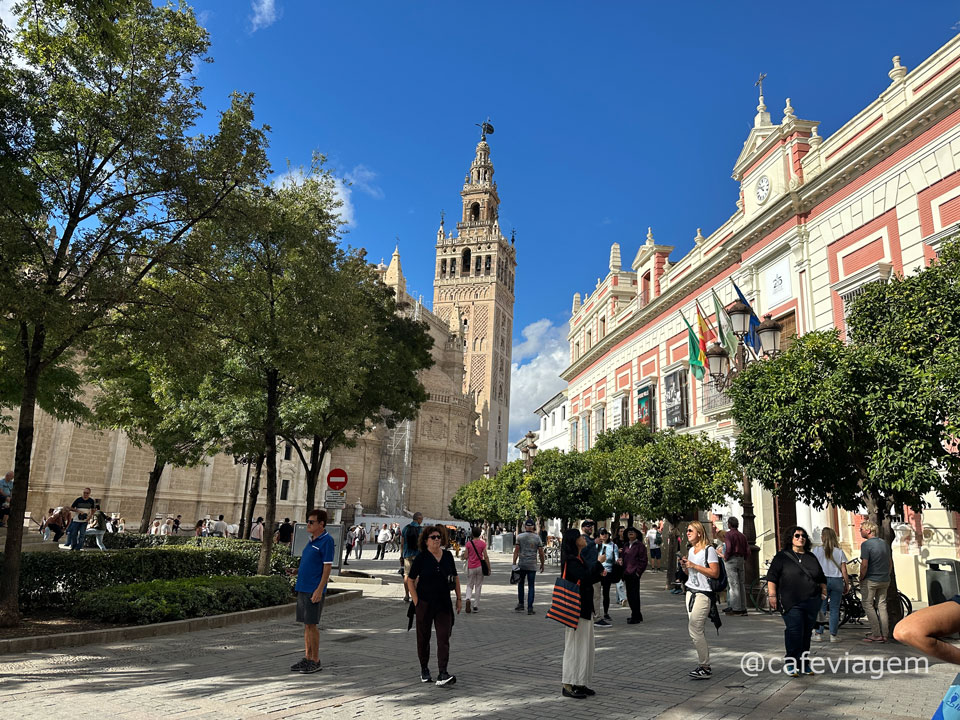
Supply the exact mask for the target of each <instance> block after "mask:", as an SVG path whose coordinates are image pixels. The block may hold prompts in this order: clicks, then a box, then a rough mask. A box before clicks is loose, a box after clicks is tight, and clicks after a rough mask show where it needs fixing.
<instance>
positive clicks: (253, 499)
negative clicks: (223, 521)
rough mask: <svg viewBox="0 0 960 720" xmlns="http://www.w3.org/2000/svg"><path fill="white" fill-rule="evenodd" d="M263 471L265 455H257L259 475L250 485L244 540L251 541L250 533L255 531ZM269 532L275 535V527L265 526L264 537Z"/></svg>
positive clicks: (244, 523) (244, 520)
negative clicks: (255, 516)
mask: <svg viewBox="0 0 960 720" xmlns="http://www.w3.org/2000/svg"><path fill="white" fill-rule="evenodd" d="M262 469H263V455H262V454H261V455H257V474H256V475H254V476H253V482H252V483H250V493H249V495H248V498H247V514H246V515H245V516H244V518H243V539H244V540H249V539H250V531H251V530H252V529H253V513H254V511H255V510H256V509H257V496H258V495H260V471H261V470H262ZM267 531H269V532H270V534H271V535H273V526H272V525H270V526H267V525H264V531H263V532H264V535H266V533H267Z"/></svg>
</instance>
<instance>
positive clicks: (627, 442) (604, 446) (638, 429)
mask: <svg viewBox="0 0 960 720" xmlns="http://www.w3.org/2000/svg"><path fill="white" fill-rule="evenodd" d="M654 436H655V434H654V432H653V431H652V430H651V429H650V428H649V427H648V426H646V425H644V424H643V423H635V424H633V425H621V426H620V427H618V428H617V429H616V430H606V431H604V432H602V433H600V434H599V435H597V439H596V442H594V444H593V448H592V449H593V450H596V451H597V452H604V453H607V452H613V451H615V450H618V449H619V448H622V447H643V446H644V445H648V444H650V443H651V442H653V440H654Z"/></svg>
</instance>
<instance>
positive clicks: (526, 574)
mask: <svg viewBox="0 0 960 720" xmlns="http://www.w3.org/2000/svg"><path fill="white" fill-rule="evenodd" d="M536 577H537V571H536V570H524V569H523V568H520V580H519V581H517V604H518V605H523V581H524V580H526V581H527V587H528V592H527V607H528V608H532V607H533V582H534V580H535V579H536Z"/></svg>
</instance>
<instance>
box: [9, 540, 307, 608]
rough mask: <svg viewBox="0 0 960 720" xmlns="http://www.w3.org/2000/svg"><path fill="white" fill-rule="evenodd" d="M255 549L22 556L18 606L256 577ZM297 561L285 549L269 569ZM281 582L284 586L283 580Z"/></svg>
mask: <svg viewBox="0 0 960 720" xmlns="http://www.w3.org/2000/svg"><path fill="white" fill-rule="evenodd" d="M259 558H260V548H259V547H257V548H255V549H242V548H229V549H207V548H202V547H201V548H198V547H196V546H195V545H169V546H166V547H157V548H142V549H131V550H120V551H116V552H113V551H108V552H89V551H85V552H70V551H58V552H42V553H41V552H36V553H24V554H23V555H22V556H21V560H20V562H21V566H20V607H21V608H22V609H34V608H42V607H62V606H65V605H69V604H71V603H72V602H73V601H74V600H75V598H76V597H77V595H78V594H79V593H81V592H83V591H86V590H96V589H101V588H106V587H108V586H114V585H127V584H129V583H140V582H148V581H150V580H176V579H179V578H189V577H198V576H209V575H256V573H257V561H258V560H259ZM298 564H299V558H295V557H292V556H291V555H290V552H289V551H288V550H287V549H286V548H282V550H279V551H277V552H274V553H273V556H272V558H271V571H272V572H273V573H274V574H278V575H285V574H286V570H287V568H292V567H297V565H298ZM284 582H286V580H285V578H284Z"/></svg>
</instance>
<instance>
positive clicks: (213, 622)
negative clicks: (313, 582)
mask: <svg viewBox="0 0 960 720" xmlns="http://www.w3.org/2000/svg"><path fill="white" fill-rule="evenodd" d="M362 596H363V590H360V589H357V590H341V591H339V592H337V593H336V594H335V595H331V596H330V597H328V598H327V599H326V601H325V602H324V605H325V606H326V607H329V606H331V605H338V604H340V603H343V602H349V601H350V600H355V599H357V598H360V597H362ZM296 608H297V604H296V603H295V602H292V603H286V604H284V605H274V606H273V607H265V608H257V609H256V610H242V611H240V612H235V613H226V614H225V615H209V616H207V617H198V618H190V619H189V620H172V621H170V622H162V623H153V624H152V625H131V626H129V627H119V628H109V629H107V630H84V631H82V632H70V633H57V634H55V635H34V636H33V637H21V638H10V639H9V640H0V655H8V654H11V653H24V652H33V651H36V650H50V649H52V648H54V649H57V650H59V649H61V648H66V647H76V646H78V645H91V644H103V643H112V642H123V641H126V640H138V639H140V638H149V637H158V636H161V635H178V634H180V633H189V632H196V631H198V630H210V629H213V628H221V627H229V626H230V625H241V624H243V623H250V622H263V621H266V620H277V619H280V618H285V617H288V616H289V617H293V614H294V611H295V610H296Z"/></svg>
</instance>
